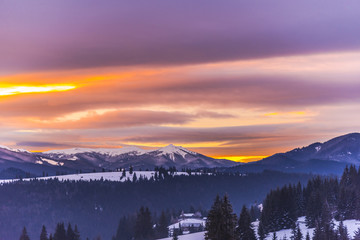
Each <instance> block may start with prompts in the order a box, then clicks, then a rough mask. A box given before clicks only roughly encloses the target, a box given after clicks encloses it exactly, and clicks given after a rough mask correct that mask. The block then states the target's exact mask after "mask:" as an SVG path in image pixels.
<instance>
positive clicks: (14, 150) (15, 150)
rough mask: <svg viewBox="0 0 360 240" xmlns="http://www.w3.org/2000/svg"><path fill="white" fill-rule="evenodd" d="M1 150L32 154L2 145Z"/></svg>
mask: <svg viewBox="0 0 360 240" xmlns="http://www.w3.org/2000/svg"><path fill="white" fill-rule="evenodd" d="M0 148H3V149H6V150H9V151H12V152H23V153H30V152H29V151H26V150H25V149H15V148H9V147H7V146H3V145H0Z"/></svg>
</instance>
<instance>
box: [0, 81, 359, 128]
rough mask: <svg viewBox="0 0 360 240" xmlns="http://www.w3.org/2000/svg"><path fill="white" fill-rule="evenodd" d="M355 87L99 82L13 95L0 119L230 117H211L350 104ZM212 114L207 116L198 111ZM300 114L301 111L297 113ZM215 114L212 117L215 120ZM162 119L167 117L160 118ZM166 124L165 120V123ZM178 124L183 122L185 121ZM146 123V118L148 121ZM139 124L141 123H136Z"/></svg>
mask: <svg viewBox="0 0 360 240" xmlns="http://www.w3.org/2000/svg"><path fill="white" fill-rule="evenodd" d="M359 91H360V83H358V82H326V81H317V82H311V81H309V80H307V79H306V80H303V79H299V78H297V77H293V76H289V78H286V77H284V76H279V77H276V76H268V77H263V76H258V77H257V76H249V77H234V78H229V77H224V78H216V79H213V78H209V79H183V80H181V81H177V80H174V81H166V80H163V79H157V80H156V81H150V80H148V79H146V80H142V81H133V82H127V81H125V82H123V81H121V80H109V81H99V82H96V83H94V84H92V85H89V86H85V87H82V88H81V87H79V88H77V89H75V90H72V91H69V92H61V93H46V94H36V95H31V96H17V97H12V98H7V99H6V100H5V101H1V102H0V109H1V110H2V111H1V112H0V117H16V116H18V117H19V116H21V117H36V118H39V119H43V120H48V119H51V118H55V117H61V116H63V115H66V114H69V113H73V112H79V111H89V110H92V109H102V108H133V109H135V110H136V109H139V108H148V109H151V108H152V107H153V106H163V107H164V108H167V111H174V110H176V109H181V108H186V107H193V108H198V117H212V118H213V117H231V116H230V115H232V114H230V115H229V114H226V113H225V115H221V114H220V113H216V112H217V111H218V109H222V111H224V110H226V109H227V108H238V109H241V108H260V109H266V111H267V112H269V111H270V112H276V111H280V112H284V111H294V108H295V109H299V108H304V107H309V106H319V105H330V104H337V103H346V102H347V103H351V102H354V101H358V100H359V98H360V96H359V94H358V92H359ZM207 108H210V109H212V113H206V112H202V110H201V109H207ZM300 110H301V109H300ZM215 115H216V116H215ZM165 117H166V116H165ZM165 119H166V118H165ZM182 119H183V118H179V121H180V122H181V121H183V122H185V119H183V120H182ZM150 120H151V119H150ZM136 121H140V120H136V119H135V122H136Z"/></svg>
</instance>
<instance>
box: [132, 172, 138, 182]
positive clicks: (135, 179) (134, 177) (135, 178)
mask: <svg viewBox="0 0 360 240" xmlns="http://www.w3.org/2000/svg"><path fill="white" fill-rule="evenodd" d="M132 181H133V182H136V181H137V176H136V173H134V175H133V178H132Z"/></svg>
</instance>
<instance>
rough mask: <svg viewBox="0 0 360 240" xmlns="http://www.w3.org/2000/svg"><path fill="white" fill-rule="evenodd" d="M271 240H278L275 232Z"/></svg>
mask: <svg viewBox="0 0 360 240" xmlns="http://www.w3.org/2000/svg"><path fill="white" fill-rule="evenodd" d="M271 240H277V236H276V232H273V235H272V238H271Z"/></svg>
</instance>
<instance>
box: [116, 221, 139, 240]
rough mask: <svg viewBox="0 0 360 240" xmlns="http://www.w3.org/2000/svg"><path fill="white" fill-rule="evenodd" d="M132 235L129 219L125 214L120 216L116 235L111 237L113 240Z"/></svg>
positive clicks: (126, 238) (123, 238)
mask: <svg viewBox="0 0 360 240" xmlns="http://www.w3.org/2000/svg"><path fill="white" fill-rule="evenodd" d="M133 235H134V233H133V226H132V224H131V223H130V219H129V218H127V217H125V216H124V217H122V218H121V219H120V221H119V225H118V228H117V230H116V235H115V236H114V237H113V240H128V239H131V238H132V237H133Z"/></svg>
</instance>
